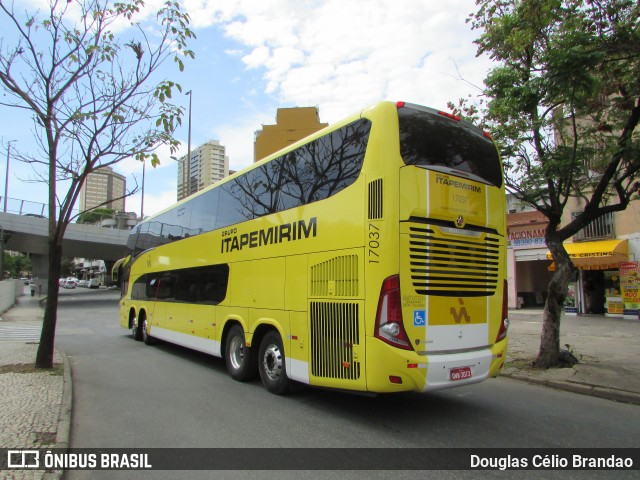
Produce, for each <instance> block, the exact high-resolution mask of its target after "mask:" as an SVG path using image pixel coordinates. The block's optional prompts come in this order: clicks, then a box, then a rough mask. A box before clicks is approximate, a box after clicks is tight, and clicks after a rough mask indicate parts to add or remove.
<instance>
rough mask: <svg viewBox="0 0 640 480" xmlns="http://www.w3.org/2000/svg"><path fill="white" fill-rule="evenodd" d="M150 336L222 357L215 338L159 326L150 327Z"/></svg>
mask: <svg viewBox="0 0 640 480" xmlns="http://www.w3.org/2000/svg"><path fill="white" fill-rule="evenodd" d="M151 330H152V332H151V333H152V336H153V337H155V338H158V339H160V340H165V341H167V342H170V343H175V344H176V345H182V346H183V347H187V348H191V349H193V350H197V351H199V352H202V353H208V354H209V355H215V356H216V357H222V351H221V345H220V342H218V341H217V340H211V339H209V338H202V337H196V336H195V335H188V334H186V333H180V332H174V331H173V330H168V329H166V328H161V327H152V329H151Z"/></svg>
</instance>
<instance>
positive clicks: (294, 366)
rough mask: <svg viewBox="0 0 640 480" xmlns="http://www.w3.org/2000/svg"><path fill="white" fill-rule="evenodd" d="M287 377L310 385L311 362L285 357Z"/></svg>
mask: <svg viewBox="0 0 640 480" xmlns="http://www.w3.org/2000/svg"><path fill="white" fill-rule="evenodd" d="M285 362H286V365H287V377H289V378H290V379H291V380H295V381H297V382H302V383H306V384H309V362H303V361H302V360H296V359H295V358H289V357H285Z"/></svg>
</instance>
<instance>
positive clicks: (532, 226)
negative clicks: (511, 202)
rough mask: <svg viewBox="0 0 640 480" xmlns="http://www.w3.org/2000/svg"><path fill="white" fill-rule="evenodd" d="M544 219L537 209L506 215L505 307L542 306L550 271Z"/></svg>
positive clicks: (545, 220) (550, 275) (550, 274)
mask: <svg viewBox="0 0 640 480" xmlns="http://www.w3.org/2000/svg"><path fill="white" fill-rule="evenodd" d="M547 222H548V220H547V219H546V217H544V216H543V215H542V214H541V213H539V212H537V211H529V212H519V213H510V214H508V215H507V226H508V229H507V237H508V240H509V243H508V249H507V278H508V286H509V308H542V307H543V306H544V302H545V300H546V295H547V287H548V285H549V281H550V280H551V277H552V275H553V272H550V271H549V270H548V267H549V261H548V260H547V252H548V251H549V250H548V249H547V246H546V244H545V240H544V233H545V229H546V225H547Z"/></svg>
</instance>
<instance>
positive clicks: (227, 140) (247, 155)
mask: <svg viewBox="0 0 640 480" xmlns="http://www.w3.org/2000/svg"><path fill="white" fill-rule="evenodd" d="M274 113H275V112H274ZM271 123H274V118H273V116H272V115H268V114H264V113H256V114H254V115H249V116H247V117H244V118H243V120H242V121H241V122H239V123H235V124H229V125H223V126H221V127H217V128H216V129H215V131H212V132H211V133H212V137H213V138H219V139H220V144H221V145H224V146H225V148H226V153H227V155H228V156H229V168H230V169H231V170H236V171H237V170H240V169H241V168H244V167H247V166H249V165H251V164H252V163H253V141H254V137H255V131H256V130H257V129H259V128H260V126H261V125H264V124H271Z"/></svg>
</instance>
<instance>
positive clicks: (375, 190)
mask: <svg viewBox="0 0 640 480" xmlns="http://www.w3.org/2000/svg"><path fill="white" fill-rule="evenodd" d="M379 218H382V179H381V178H379V179H377V180H373V181H372V182H369V220H376V219H379Z"/></svg>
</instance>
